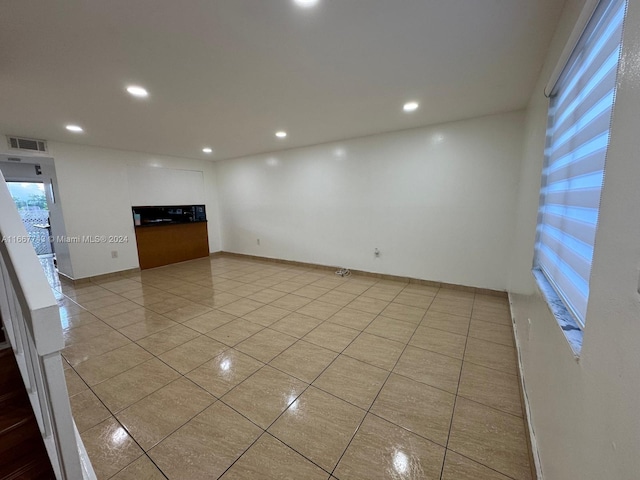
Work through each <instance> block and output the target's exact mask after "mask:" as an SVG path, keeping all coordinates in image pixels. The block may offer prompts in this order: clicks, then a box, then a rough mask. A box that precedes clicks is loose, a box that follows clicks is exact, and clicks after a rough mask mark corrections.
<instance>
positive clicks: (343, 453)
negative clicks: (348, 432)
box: [331, 287, 440, 477]
mask: <svg viewBox="0 0 640 480" xmlns="http://www.w3.org/2000/svg"><path fill="white" fill-rule="evenodd" d="M405 288H406V287H405ZM403 290H404V288H403V289H402V290H401V291H400V292H398V293H397V294H396V296H395V297H393V298H394V299H395V298H396V297H397V296H398V295H400V293H401V292H402V291H403ZM438 291H440V289H438ZM433 298H434V299H435V298H436V297H435V296H434V297H433ZM431 302H432V303H433V299H432V300H431ZM389 303H393V300H391V302H389ZM429 306H431V303H430V304H429ZM428 311H429V308H427V309H426V310H425V313H424V314H423V316H422V318H421V319H420V323H422V320H424V316H425V315H426V314H427V312H428ZM376 318H377V317H376ZM420 323H418V324H417V325H416V327H415V328H414V330H413V333H412V334H411V337H409V340H408V341H407V343H406V344H405V345H404V348H403V349H402V352H400V355H398V358H397V359H396V361H395V363H394V364H393V367H392V368H391V370H390V371H389V373H388V374H387V378H386V379H385V380H384V382H382V385H381V386H380V389H379V390H378V393H377V394H376V396H375V397H374V398H373V401H372V402H371V404H370V405H369V408H367V410H366V411H365V414H364V417H362V420H361V421H360V423H359V424H358V426H357V427H356V430H355V432H353V435H352V436H351V439H350V440H349V442H348V443H347V446H346V447H345V449H344V450H343V451H342V454H341V455H340V457H339V458H338V461H337V462H336V464H335V465H334V467H333V470H331V476H332V477H333V474H334V473H335V471H336V469H337V468H338V465H340V462H341V461H342V458H343V457H344V455H345V453H347V450H348V449H349V447H350V446H351V443H352V442H353V440H354V438H355V437H356V435H357V434H358V432H359V431H360V428H361V427H362V424H363V423H364V421H365V419H366V418H367V415H369V413H370V411H371V407H373V405H374V404H375V403H376V400H377V399H378V397H379V396H380V393H381V392H382V390H383V389H384V387H385V385H386V384H387V382H388V381H389V378H391V375H392V374H393V370H394V369H395V368H396V366H397V365H398V362H399V361H400V358H402V355H404V352H405V351H406V349H407V346H408V345H409V342H410V341H411V339H412V338H413V336H414V335H415V333H416V331H417V330H418V327H419V326H420ZM376 416H377V415H376ZM390 423H393V422H390ZM393 424H394V425H395V423H393Z"/></svg>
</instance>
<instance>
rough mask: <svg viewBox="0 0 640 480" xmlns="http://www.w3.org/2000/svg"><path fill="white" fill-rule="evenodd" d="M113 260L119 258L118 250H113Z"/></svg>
mask: <svg viewBox="0 0 640 480" xmlns="http://www.w3.org/2000/svg"><path fill="white" fill-rule="evenodd" d="M111 258H118V251H117V250H111Z"/></svg>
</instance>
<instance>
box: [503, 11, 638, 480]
mask: <svg viewBox="0 0 640 480" xmlns="http://www.w3.org/2000/svg"><path fill="white" fill-rule="evenodd" d="M582 3H583V1H580V0H569V1H568V2H567V5H566V7H565V12H564V14H563V17H562V19H561V22H560V27H559V29H558V32H557V35H556V37H555V38H554V41H553V45H552V48H551V49H550V52H549V55H548V58H547V63H546V66H545V68H544V70H543V72H542V74H541V76H540V80H539V82H538V86H537V88H536V90H535V91H534V95H533V97H532V100H531V103H530V106H529V109H528V112H527V124H526V125H527V126H526V137H525V151H524V156H523V166H522V174H521V183H520V187H519V192H520V197H519V201H518V215H517V217H518V219H519V221H518V223H517V228H516V234H515V238H516V242H515V248H514V257H513V262H512V269H511V275H510V288H509V289H510V297H511V301H512V311H513V315H514V321H515V326H516V331H517V342H518V345H519V352H520V358H521V362H522V367H523V374H524V381H525V386H526V391H527V396H528V399H529V406H530V413H531V415H530V420H531V423H532V426H533V430H534V432H535V436H536V439H537V444H538V449H539V454H540V461H541V466H542V473H543V474H544V478H545V479H546V480H569V479H581V480H589V479H593V480H600V479H605V478H606V479H616V480H618V479H619V480H631V479H636V478H638V472H640V456H639V455H638V451H640V415H638V405H640V382H639V381H638V379H639V378H640V348H638V345H639V344H640V305H639V295H638V293H637V288H638V274H639V271H638V266H639V265H640V208H638V206H640V189H639V188H638V179H639V178H640V162H639V161H638V151H640V137H639V136H638V132H637V128H638V125H640V95H639V94H638V93H639V92H638V85H639V76H640V75H639V73H638V72H640V56H639V55H638V52H640V35H639V32H640V28H638V27H639V26H640V0H630V2H629V13H628V18H627V24H626V27H625V37H624V42H625V45H624V54H623V61H622V70H621V72H620V75H619V79H618V80H619V87H618V92H617V103H616V107H615V112H614V118H613V123H612V133H611V146H610V149H609V154H608V158H607V165H606V177H605V186H604V191H603V195H602V204H601V209H600V222H599V229H598V233H597V237H596V246H595V252H594V261H593V269H592V277H591V295H590V299H589V306H588V312H587V326H586V329H585V331H584V343H583V347H582V351H581V355H580V358H579V360H576V359H575V358H574V356H573V354H572V351H571V349H570V347H569V345H568V344H567V342H566V340H565V338H564V335H563V333H562V332H561V330H560V328H559V327H558V324H557V323H556V321H555V319H554V318H553V316H552V315H551V313H550V311H549V308H548V307H547V305H546V303H545V302H544V300H543V299H542V297H541V295H540V294H539V293H538V291H537V289H536V287H535V283H534V281H533V277H532V275H531V272H530V270H531V263H532V256H533V245H534V239H535V226H536V216H537V207H538V189H539V187H540V173H541V169H542V164H543V148H544V130H545V127H546V108H547V101H546V99H545V98H544V97H543V96H542V88H543V86H544V84H545V83H546V82H547V79H548V76H549V74H550V71H551V69H552V68H553V66H554V65H555V63H556V61H557V58H558V55H559V53H560V51H561V50H562V48H563V47H564V44H565V42H566V39H567V37H568V34H569V32H570V30H571V28H572V27H573V24H574V22H575V20H576V19H577V16H578V14H579V12H580V8H581V7H582ZM529 319H530V321H531V326H530V328H529V326H528V325H529Z"/></svg>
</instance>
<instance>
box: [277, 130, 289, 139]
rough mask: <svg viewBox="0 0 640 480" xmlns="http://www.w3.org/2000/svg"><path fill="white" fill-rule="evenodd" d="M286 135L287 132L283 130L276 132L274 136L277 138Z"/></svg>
mask: <svg viewBox="0 0 640 480" xmlns="http://www.w3.org/2000/svg"><path fill="white" fill-rule="evenodd" d="M286 136H287V132H283V131H280V132H276V137H278V138H284V137H286Z"/></svg>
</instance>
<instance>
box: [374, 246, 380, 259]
mask: <svg viewBox="0 0 640 480" xmlns="http://www.w3.org/2000/svg"><path fill="white" fill-rule="evenodd" d="M373 255H374V256H376V257H379V256H380V250H378V249H377V248H376V249H374V250H373Z"/></svg>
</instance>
